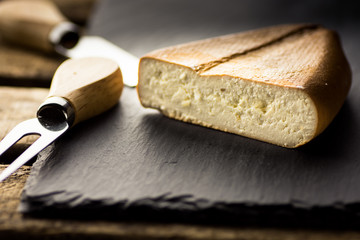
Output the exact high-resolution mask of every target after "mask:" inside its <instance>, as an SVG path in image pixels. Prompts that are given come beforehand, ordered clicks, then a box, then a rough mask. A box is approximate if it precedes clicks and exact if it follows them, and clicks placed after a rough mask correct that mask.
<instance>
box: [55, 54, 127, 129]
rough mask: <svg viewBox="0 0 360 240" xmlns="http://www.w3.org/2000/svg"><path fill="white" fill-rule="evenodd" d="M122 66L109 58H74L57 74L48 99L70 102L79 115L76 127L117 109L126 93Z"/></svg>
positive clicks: (76, 114) (76, 116)
mask: <svg viewBox="0 0 360 240" xmlns="http://www.w3.org/2000/svg"><path fill="white" fill-rule="evenodd" d="M123 86H124V84H123V80H122V75H121V71H120V68H119V66H118V65H117V64H116V63H115V62H114V61H112V60H109V59H106V58H79V59H70V60H66V61H65V62H64V63H62V64H61V65H60V66H59V68H58V69H57V70H56V72H55V74H54V78H53V80H52V83H51V87H50V92H49V96H48V99H49V100H50V99H51V98H52V97H61V98H64V99H66V100H67V101H68V102H69V103H70V105H71V106H72V108H73V110H74V112H75V119H74V122H73V124H72V125H74V124H77V123H79V122H81V121H84V120H87V119H89V118H91V117H94V116H96V115H99V114H100V113H102V112H104V111H106V110H108V109H110V108H111V107H113V106H114V105H115V104H116V103H117V102H118V101H119V97H120V95H121V92H122V90H123Z"/></svg>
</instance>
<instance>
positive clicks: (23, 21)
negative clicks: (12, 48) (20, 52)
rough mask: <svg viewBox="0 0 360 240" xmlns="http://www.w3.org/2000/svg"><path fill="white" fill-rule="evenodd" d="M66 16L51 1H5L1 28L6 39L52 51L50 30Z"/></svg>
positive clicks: (1, 12) (1, 9)
mask: <svg viewBox="0 0 360 240" xmlns="http://www.w3.org/2000/svg"><path fill="white" fill-rule="evenodd" d="M65 21H66V19H65V17H64V16H63V15H62V14H61V12H60V11H59V10H58V9H57V7H56V5H55V4H53V3H52V2H50V1H41V0H39V1H33V2H29V1H5V2H1V3H0V30H1V35H2V37H3V38H4V39H6V40H8V41H10V42H14V43H18V44H20V45H24V46H27V47H32V48H36V49H41V50H43V51H47V52H52V51H54V50H53V47H54V46H53V43H51V42H50V38H49V36H50V32H51V31H52V30H53V29H54V28H55V27H56V26H57V25H58V24H60V23H62V22H65Z"/></svg>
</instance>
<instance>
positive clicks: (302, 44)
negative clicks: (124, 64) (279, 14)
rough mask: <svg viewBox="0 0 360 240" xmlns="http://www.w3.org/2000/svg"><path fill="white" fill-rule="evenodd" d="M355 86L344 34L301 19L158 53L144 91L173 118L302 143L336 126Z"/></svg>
mask: <svg viewBox="0 0 360 240" xmlns="http://www.w3.org/2000/svg"><path fill="white" fill-rule="evenodd" d="M350 84H351V72H350V67H349V64H348V63H347V61H346V58H345V56H344V54H343V52H342V48H341V45H340V42H339V39H338V37H337V35H336V34H335V33H334V32H332V31H330V30H327V29H325V28H322V27H319V26H316V25H309V24H296V25H281V26H275V27H269V28H264V29H259V30H254V31H249V32H245V33H238V34H231V35H226V36H221V37H217V38H212V39H206V40H201V41H197V42H192V43H188V44H182V45H178V46H173V47H169V48H165V49H160V50H156V51H154V52H151V53H149V54H147V55H146V56H144V57H142V58H141V60H140V67H139V85H138V93H139V98H140V101H141V103H142V104H143V106H145V107H151V108H156V109H159V110H160V111H161V112H162V113H163V114H165V115H166V116H168V117H170V118H175V119H178V120H182V121H185V122H190V123H194V124H199V125H202V126H205V127H211V128H214V129H218V130H221V131H225V132H231V133H235V134H239V135H242V136H246V137H250V138H254V139H258V140H261V141H265V142H269V143H273V144H276V145H279V146H283V147H289V148H294V147H298V146H300V145H303V144H305V143H307V142H309V141H310V140H312V139H313V138H314V137H316V136H317V135H318V134H320V133H321V132H322V131H323V130H324V129H325V128H326V127H327V126H328V125H329V123H330V122H331V121H332V119H333V118H334V117H335V115H336V114H337V112H338V111H339V109H340V108H341V106H342V104H343V102H344V100H345V98H346V95H347V93H348V91H349V88H350Z"/></svg>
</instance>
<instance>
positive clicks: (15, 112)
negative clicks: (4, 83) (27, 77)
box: [0, 87, 49, 163]
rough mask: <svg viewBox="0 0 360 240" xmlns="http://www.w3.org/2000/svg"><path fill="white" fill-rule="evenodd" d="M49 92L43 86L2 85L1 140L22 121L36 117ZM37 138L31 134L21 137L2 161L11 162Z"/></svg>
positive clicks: (0, 99)
mask: <svg viewBox="0 0 360 240" xmlns="http://www.w3.org/2000/svg"><path fill="white" fill-rule="evenodd" d="M48 92H49V90H48V89H42V88H23V87H0V96H1V98H0V126H1V129H0V140H1V139H3V138H4V137H5V135H6V134H7V133H8V132H9V131H10V130H11V129H13V128H14V127H15V126H16V125H17V124H19V123H20V122H22V121H24V120H27V119H31V118H34V117H36V111H37V109H38V107H39V106H40V104H41V103H42V101H44V100H45V98H46V96H47V94H48ZM37 138H38V137H37V136H35V135H31V136H28V137H25V138H23V139H21V140H20V141H19V142H18V143H17V144H16V145H15V146H14V147H13V148H11V150H10V151H8V152H6V153H5V154H4V155H2V156H1V157H0V162H2V163H4V162H5V163H10V162H11V161H13V160H14V159H15V158H16V156H18V155H19V154H20V153H22V151H23V150H25V149H26V148H27V147H28V146H29V145H30V144H32V143H33V142H34V141H35V140H36V139H37Z"/></svg>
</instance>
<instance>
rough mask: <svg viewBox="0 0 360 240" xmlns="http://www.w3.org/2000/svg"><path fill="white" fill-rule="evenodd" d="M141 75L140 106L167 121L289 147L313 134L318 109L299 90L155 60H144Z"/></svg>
mask: <svg viewBox="0 0 360 240" xmlns="http://www.w3.org/2000/svg"><path fill="white" fill-rule="evenodd" d="M139 74H140V76H139V77H140V83H141V84H140V86H139V96H140V99H141V102H142V104H143V105H144V106H147V107H153V108H157V109H159V110H160V111H162V112H163V113H164V114H165V115H167V116H169V117H171V118H176V119H179V120H183V121H187V122H192V123H195V124H200V125H203V126H207V127H212V128H215V129H219V130H222V131H226V132H232V133H235V134H239V135H243V136H247V137H251V138H255V139H258V140H262V141H266V142H270V143H273V144H276V145H280V146H284V147H290V148H292V147H297V146H299V145H302V144H304V143H306V142H308V141H310V140H311V139H312V138H313V137H314V134H315V132H316V128H317V111H316V107H315V105H314V103H313V101H312V100H311V99H310V98H309V96H308V95H307V94H306V93H305V92H303V91H302V90H301V89H296V88H289V87H281V86H275V85H270V84H265V83H262V82H255V81H249V80H243V79H240V78H234V77H229V76H201V75H199V74H197V73H196V72H195V71H193V70H192V69H190V68H187V67H183V66H179V65H175V64H171V63H166V62H163V61H158V60H154V59H143V61H141V65H140V72H139Z"/></svg>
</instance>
